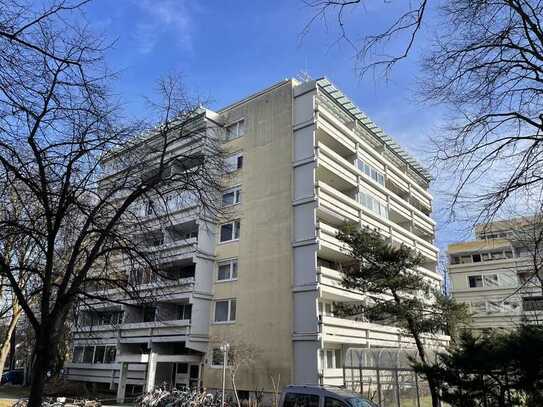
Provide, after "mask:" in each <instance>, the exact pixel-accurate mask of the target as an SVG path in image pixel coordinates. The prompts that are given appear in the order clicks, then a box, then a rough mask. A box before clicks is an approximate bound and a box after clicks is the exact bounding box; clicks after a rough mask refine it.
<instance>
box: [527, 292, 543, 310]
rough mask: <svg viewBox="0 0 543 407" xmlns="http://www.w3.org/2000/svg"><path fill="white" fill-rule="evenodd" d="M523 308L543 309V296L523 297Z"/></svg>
mask: <svg viewBox="0 0 543 407" xmlns="http://www.w3.org/2000/svg"><path fill="white" fill-rule="evenodd" d="M522 309H523V310H524V311H543V296H539V295H538V296H533V297H523V298H522Z"/></svg>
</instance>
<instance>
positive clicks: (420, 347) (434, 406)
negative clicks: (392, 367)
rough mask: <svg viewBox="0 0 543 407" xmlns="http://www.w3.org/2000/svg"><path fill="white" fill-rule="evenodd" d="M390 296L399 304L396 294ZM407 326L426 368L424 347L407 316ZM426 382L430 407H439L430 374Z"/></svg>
mask: <svg viewBox="0 0 543 407" xmlns="http://www.w3.org/2000/svg"><path fill="white" fill-rule="evenodd" d="M392 296H393V297H394V301H395V302H396V304H397V305H400V304H401V299H400V296H399V295H398V293H396V292H392ZM406 321H407V326H408V328H409V332H410V334H411V336H412V337H413V339H414V340H415V345H416V346H417V350H418V352H419V357H420V361H421V363H422V365H423V366H425V367H428V361H427V360H426V350H425V349H424V345H423V344H422V340H421V339H420V333H419V331H418V330H417V329H416V328H415V321H414V320H413V319H412V318H411V317H409V316H407V317H406ZM426 380H428V387H429V388H430V395H431V396H432V407H440V405H441V403H440V401H439V399H440V397H439V391H438V386H437V382H436V381H435V380H434V377H433V375H432V374H428V373H427V374H426Z"/></svg>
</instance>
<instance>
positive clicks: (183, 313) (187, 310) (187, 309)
mask: <svg viewBox="0 0 543 407" xmlns="http://www.w3.org/2000/svg"><path fill="white" fill-rule="evenodd" d="M191 318H192V304H181V305H178V306H177V319H187V320H190V319H191Z"/></svg>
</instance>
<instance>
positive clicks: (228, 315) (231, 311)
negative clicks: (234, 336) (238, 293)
mask: <svg viewBox="0 0 543 407" xmlns="http://www.w3.org/2000/svg"><path fill="white" fill-rule="evenodd" d="M235 320H236V300H235V299H230V300H223V301H216V302H215V322H233V321H235Z"/></svg>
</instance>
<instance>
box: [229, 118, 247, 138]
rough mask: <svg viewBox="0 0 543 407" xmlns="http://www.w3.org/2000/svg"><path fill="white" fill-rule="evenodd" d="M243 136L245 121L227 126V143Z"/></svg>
mask: <svg viewBox="0 0 543 407" xmlns="http://www.w3.org/2000/svg"><path fill="white" fill-rule="evenodd" d="M243 135H245V120H240V121H238V122H236V123H232V124H229V125H228V126H226V134H225V141H230V140H234V139H237V138H238V137H241V136H243Z"/></svg>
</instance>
